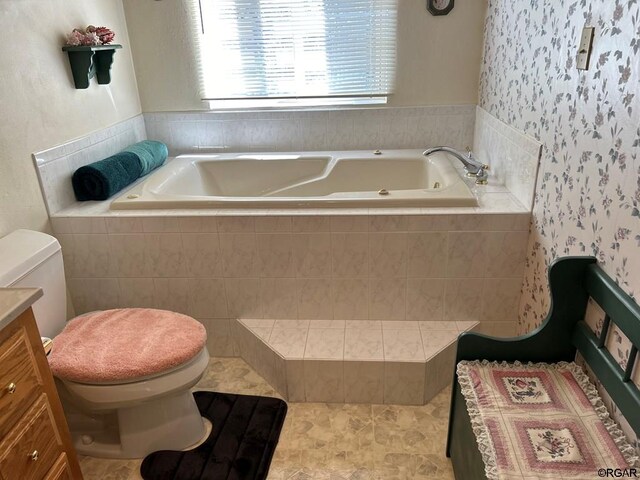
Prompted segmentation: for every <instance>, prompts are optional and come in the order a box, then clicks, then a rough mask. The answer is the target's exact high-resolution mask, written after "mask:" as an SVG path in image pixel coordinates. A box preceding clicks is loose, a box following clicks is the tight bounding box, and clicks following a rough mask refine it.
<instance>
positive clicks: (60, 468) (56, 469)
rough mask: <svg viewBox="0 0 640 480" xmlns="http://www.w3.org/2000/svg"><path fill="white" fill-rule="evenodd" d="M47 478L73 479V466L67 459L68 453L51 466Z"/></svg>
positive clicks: (48, 479) (56, 479)
mask: <svg viewBox="0 0 640 480" xmlns="http://www.w3.org/2000/svg"><path fill="white" fill-rule="evenodd" d="M45 480H73V474H72V473H71V466H70V465H69V461H68V460H67V455H66V454H65V453H63V454H62V455H61V456H60V458H59V459H58V461H57V462H56V464H55V465H54V466H53V467H51V470H49V473H47V476H46V477H45Z"/></svg>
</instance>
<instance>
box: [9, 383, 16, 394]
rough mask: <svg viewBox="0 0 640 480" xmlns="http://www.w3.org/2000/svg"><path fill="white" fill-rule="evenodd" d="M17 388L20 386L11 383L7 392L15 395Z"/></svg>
mask: <svg viewBox="0 0 640 480" xmlns="http://www.w3.org/2000/svg"><path fill="white" fill-rule="evenodd" d="M16 388H18V386H17V385H16V384H15V383H13V382H11V383H10V384H9V385H7V392H9V393H15V391H16Z"/></svg>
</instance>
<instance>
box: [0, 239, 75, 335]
mask: <svg viewBox="0 0 640 480" xmlns="http://www.w3.org/2000/svg"><path fill="white" fill-rule="evenodd" d="M5 287H8V288H20V287H22V288H26V287H39V288H42V292H43V294H44V295H43V296H42V297H41V298H40V299H39V300H38V301H37V302H36V303H34V304H33V312H34V315H35V317H36V322H37V323H38V329H39V330H40V335H41V336H43V337H50V338H53V337H55V336H56V335H57V334H58V333H60V332H61V331H62V329H63V328H64V326H65V322H66V316H67V288H66V283H65V279H64V265H63V263H62V250H61V248H60V244H59V243H58V240H56V239H55V238H54V237H52V236H51V235H47V234H46V233H41V232H34V231H31V230H16V231H15V232H13V233H10V234H9V235H7V236H6V237H3V238H0V288H5Z"/></svg>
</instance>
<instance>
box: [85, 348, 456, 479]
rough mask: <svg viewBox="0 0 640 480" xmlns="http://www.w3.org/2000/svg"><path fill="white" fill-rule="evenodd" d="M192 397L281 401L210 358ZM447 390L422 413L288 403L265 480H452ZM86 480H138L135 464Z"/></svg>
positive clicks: (225, 361)
mask: <svg viewBox="0 0 640 480" xmlns="http://www.w3.org/2000/svg"><path fill="white" fill-rule="evenodd" d="M194 390H216V391H223V392H233V393H240V394H251V395H267V396H278V394H277V393H276V392H275V391H274V389H273V388H272V387H271V386H270V385H269V384H268V383H267V382H266V381H265V380H264V379H263V378H261V377H260V376H259V375H258V374H257V373H256V372H255V371H254V370H253V369H251V368H250V367H249V366H248V365H247V364H246V363H245V362H243V361H242V360H241V359H238V358H214V359H212V360H211V363H210V364H209V368H208V369H207V371H206V372H205V375H204V376H203V378H202V379H201V380H200V382H199V383H198V385H197V386H196V388H195V389H194ZM449 395H450V391H449V389H447V390H445V391H443V392H441V393H440V394H439V395H437V396H436V397H435V398H434V399H433V400H432V401H431V402H430V403H428V404H427V405H424V406H418V407H411V406H398V405H368V404H361V405H356V404H324V403H290V404H289V412H288V414H287V418H286V420H285V423H284V426H283V429H282V434H281V437H280V442H279V444H278V448H277V450H276V453H275V455H274V458H273V462H272V464H271V469H270V472H269V477H268V478H269V480H395V479H402V480H414V479H415V480H422V479H436V480H445V479H446V480H450V479H453V472H452V470H451V463H450V462H449V460H448V459H447V458H446V457H445V456H444V447H445V442H446V434H447V421H448V413H449V412H448V405H449ZM80 465H81V468H82V471H83V473H84V476H85V479H86V480H130V479H140V474H139V468H140V461H139V460H106V459H97V458H91V457H81V459H80Z"/></svg>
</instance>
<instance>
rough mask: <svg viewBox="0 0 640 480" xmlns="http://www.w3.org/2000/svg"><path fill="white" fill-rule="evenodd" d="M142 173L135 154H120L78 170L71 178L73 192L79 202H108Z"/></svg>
mask: <svg viewBox="0 0 640 480" xmlns="http://www.w3.org/2000/svg"><path fill="white" fill-rule="evenodd" d="M141 173H142V164H141V162H140V160H139V159H138V156H137V155H136V154H135V153H131V152H120V153H118V154H116V155H113V156H112V157H109V158H105V159H104V160H100V161H99V162H94V163H91V164H89V165H85V166H84V167H80V168H79V169H78V170H76V171H75V172H74V174H73V177H72V178H71V183H72V184H73V191H74V193H75V194H76V198H77V199H78V200H79V201H81V202H82V201H85V200H106V199H107V198H109V197H110V196H112V195H115V194H116V193H118V192H119V191H120V190H122V189H123V188H125V187H126V186H127V185H130V184H132V183H133V182H135V181H136V180H137V179H138V178H140V175H141Z"/></svg>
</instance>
